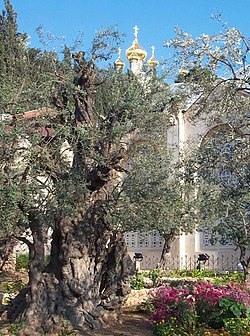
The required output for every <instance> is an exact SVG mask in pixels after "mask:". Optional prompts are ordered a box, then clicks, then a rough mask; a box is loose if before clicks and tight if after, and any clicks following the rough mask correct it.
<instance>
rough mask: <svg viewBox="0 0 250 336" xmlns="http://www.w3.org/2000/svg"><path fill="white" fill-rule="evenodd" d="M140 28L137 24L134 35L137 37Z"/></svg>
mask: <svg viewBox="0 0 250 336" xmlns="http://www.w3.org/2000/svg"><path fill="white" fill-rule="evenodd" d="M138 30H139V28H138V27H137V26H134V31H135V32H134V35H135V38H136V39H137V36H138Z"/></svg>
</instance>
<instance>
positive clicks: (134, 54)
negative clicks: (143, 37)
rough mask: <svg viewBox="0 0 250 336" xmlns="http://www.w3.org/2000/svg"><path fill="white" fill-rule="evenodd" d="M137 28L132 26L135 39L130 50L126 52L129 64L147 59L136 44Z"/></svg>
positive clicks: (142, 50)
mask: <svg viewBox="0 0 250 336" xmlns="http://www.w3.org/2000/svg"><path fill="white" fill-rule="evenodd" d="M138 31H139V28H138V26H134V36H135V39H134V41H133V43H132V45H131V47H130V48H128V49H127V51H126V57H127V59H128V60H129V62H133V61H143V60H144V59H145V58H146V57H147V53H146V51H145V50H144V49H143V48H142V47H141V46H140V45H139V43H138Z"/></svg>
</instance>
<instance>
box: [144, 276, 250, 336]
mask: <svg viewBox="0 0 250 336" xmlns="http://www.w3.org/2000/svg"><path fill="white" fill-rule="evenodd" d="M150 295H151V299H150V301H151V303H152V305H153V314H152V316H151V320H152V323H153V325H154V333H155V335H156V336H163V335H181V336H184V335H237V336H239V335H242V336H244V335H249V336H250V323H249V318H250V293H249V291H248V290H247V289H246V288H245V287H244V286H242V285H239V284H234V283H233V284H230V285H214V284H211V283H205V282H195V283H190V284H187V285H184V286H182V287H173V286H162V287H159V288H158V289H156V290H154V291H152V292H151V294H150Z"/></svg>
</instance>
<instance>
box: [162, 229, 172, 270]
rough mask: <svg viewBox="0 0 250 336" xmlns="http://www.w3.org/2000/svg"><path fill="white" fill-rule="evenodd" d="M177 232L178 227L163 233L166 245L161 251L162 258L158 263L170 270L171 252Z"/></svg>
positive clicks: (163, 268)
mask: <svg viewBox="0 0 250 336" xmlns="http://www.w3.org/2000/svg"><path fill="white" fill-rule="evenodd" d="M176 234H177V230H176V229H171V231H170V233H168V234H163V238H164V245H163V249H162V253H161V259H160V262H159V265H158V268H160V269H162V270H168V269H169V258H170V256H169V252H170V249H171V247H172V244H173V242H174V241H175V238H176Z"/></svg>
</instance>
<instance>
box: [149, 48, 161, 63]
mask: <svg viewBox="0 0 250 336" xmlns="http://www.w3.org/2000/svg"><path fill="white" fill-rule="evenodd" d="M151 50H152V56H151V57H150V59H149V60H148V65H149V66H150V68H156V67H157V66H158V64H159V62H158V61H157V59H156V58H155V47H154V46H152V47H151Z"/></svg>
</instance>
